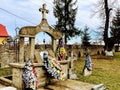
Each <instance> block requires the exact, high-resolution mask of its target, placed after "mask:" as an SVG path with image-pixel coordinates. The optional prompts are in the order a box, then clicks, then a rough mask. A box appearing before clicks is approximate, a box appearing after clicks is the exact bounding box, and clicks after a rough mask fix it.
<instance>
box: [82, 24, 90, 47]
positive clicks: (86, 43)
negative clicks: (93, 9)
mask: <svg viewBox="0 0 120 90" xmlns="http://www.w3.org/2000/svg"><path fill="white" fill-rule="evenodd" d="M88 30H89V28H88V27H87V26H85V28H84V31H83V32H82V36H81V40H82V45H83V46H84V48H85V49H87V47H88V46H90V39H91V37H90V34H89V33H88Z"/></svg>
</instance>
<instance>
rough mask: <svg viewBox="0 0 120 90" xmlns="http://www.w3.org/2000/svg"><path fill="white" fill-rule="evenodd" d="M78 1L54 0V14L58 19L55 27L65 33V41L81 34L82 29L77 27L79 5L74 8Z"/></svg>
mask: <svg viewBox="0 0 120 90" xmlns="http://www.w3.org/2000/svg"><path fill="white" fill-rule="evenodd" d="M76 2H77V0H76V1H73V0H54V5H55V7H54V16H55V17H56V18H57V19H58V21H57V23H56V25H55V28H56V29H58V30H60V31H61V32H62V33H63V35H64V39H65V43H67V40H69V39H70V38H71V37H74V36H76V35H80V30H79V29H78V28H76V27H75V20H76V19H75V17H76V13H77V7H76V8H74V6H75V4H76Z"/></svg>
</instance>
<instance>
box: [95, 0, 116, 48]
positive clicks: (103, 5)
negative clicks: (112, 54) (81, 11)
mask: <svg viewBox="0 0 120 90" xmlns="http://www.w3.org/2000/svg"><path fill="white" fill-rule="evenodd" d="M110 1H111V0H99V1H98V2H97V4H96V6H95V7H96V8H97V9H96V10H95V13H99V16H100V17H101V18H102V20H103V24H104V26H103V28H104V30H103V40H104V43H105V47H104V50H108V30H109V23H110V16H111V10H112V9H113V6H114V3H115V2H116V1H117V0H113V2H110Z"/></svg>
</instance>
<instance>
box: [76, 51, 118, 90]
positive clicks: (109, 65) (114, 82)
mask: <svg viewBox="0 0 120 90" xmlns="http://www.w3.org/2000/svg"><path fill="white" fill-rule="evenodd" d="M100 57H101V58H100ZM91 59H92V63H93V64H94V65H93V72H92V75H90V76H86V77H85V76H83V75H82V70H83V67H84V60H85V57H84V58H81V59H79V60H77V61H75V63H74V64H75V68H76V70H77V75H78V78H79V80H80V81H83V82H88V83H93V84H101V83H103V84H104V85H105V86H106V87H107V88H109V90H120V52H119V53H115V55H114V57H105V56H103V57H102V56H97V57H94V56H91Z"/></svg>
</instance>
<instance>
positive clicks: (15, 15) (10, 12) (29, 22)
mask: <svg viewBox="0 0 120 90" xmlns="http://www.w3.org/2000/svg"><path fill="white" fill-rule="evenodd" d="M0 9H1V10H3V11H4V12H6V13H9V14H11V15H13V16H15V17H17V18H20V19H21V20H24V21H26V22H29V23H31V24H34V25H36V24H35V23H33V22H31V21H29V20H26V19H24V18H23V17H20V16H18V15H15V14H13V13H11V12H10V11H7V10H5V9H3V8H0Z"/></svg>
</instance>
